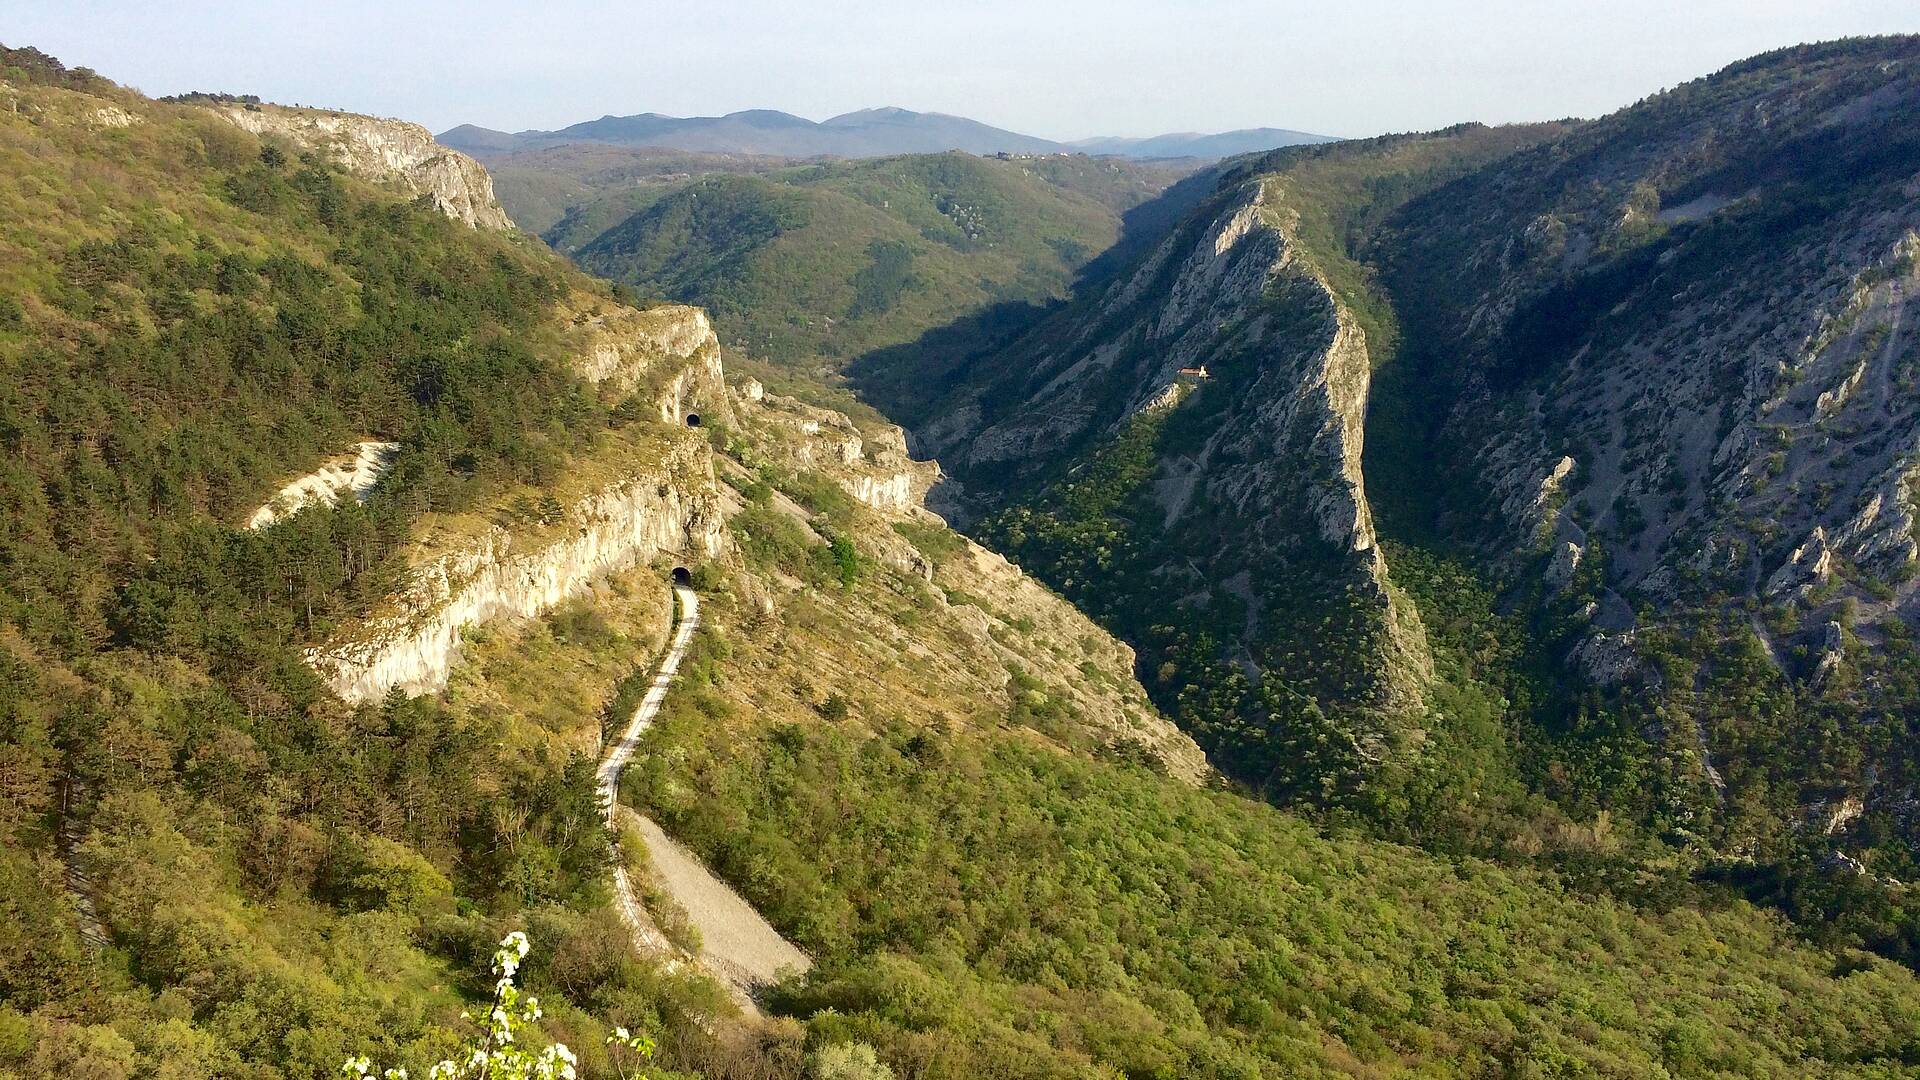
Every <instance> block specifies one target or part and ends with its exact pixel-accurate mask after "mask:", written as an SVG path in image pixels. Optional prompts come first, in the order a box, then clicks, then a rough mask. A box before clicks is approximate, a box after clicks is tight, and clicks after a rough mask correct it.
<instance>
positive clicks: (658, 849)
mask: <svg viewBox="0 0 1920 1080" xmlns="http://www.w3.org/2000/svg"><path fill="white" fill-rule="evenodd" d="M673 594H674V596H675V598H676V599H677V600H678V603H679V613H680V620H679V622H678V623H677V624H675V626H674V629H673V638H672V640H671V641H670V642H669V643H668V645H667V654H666V656H664V657H662V658H661V661H660V668H659V670H658V671H656V672H655V673H654V677H653V685H651V686H649V687H648V688H647V694H646V697H644V698H642V699H641V700H640V706H639V707H638V708H636V709H634V711H633V717H632V719H630V720H628V721H627V726H626V729H625V730H624V731H622V732H621V733H620V735H619V737H618V738H617V739H615V740H614V741H613V743H612V745H610V746H609V747H608V748H607V756H606V757H605V758H604V759H603V760H602V761H601V762H600V769H599V772H598V773H597V774H596V777H595V779H596V787H597V789H598V791H599V794H600V805H601V809H602V811H603V812H604V813H605V814H606V817H607V824H608V826H609V827H612V826H613V825H614V823H615V822H616V821H617V820H619V819H618V817H617V816H616V815H626V817H627V819H628V820H631V821H634V822H635V823H637V824H638V826H639V830H640V834H641V836H642V837H643V838H644V839H645V841H646V845H647V854H648V857H649V858H650V859H651V860H652V862H653V867H654V872H655V874H656V875H657V877H658V880H659V882H660V885H661V887H662V888H663V889H665V891H666V892H667V894H668V895H669V896H671V897H673V899H674V902H675V903H677V904H679V905H680V906H681V908H683V909H684V910H685V911H686V913H687V919H688V921H689V922H691V923H692V924H693V926H694V928H695V929H697V930H699V931H700V957H699V960H700V964H701V966H702V967H705V968H706V969H707V970H708V972H710V973H711V974H712V975H713V976H714V977H715V978H717V979H719V980H720V981H721V983H722V984H724V985H725V986H726V987H727V990H728V992H729V993H730V994H732V996H733V998H734V1000H735V1001H736V1002H738V1003H739V1004H740V1006H741V1008H742V1009H744V1010H746V1011H747V1012H749V1013H757V1012H758V1011H759V1010H758V1008H757V1007H756V1006H755V1005H754V1001H753V995H754V994H755V992H757V991H758V990H760V989H761V988H763V987H766V986H769V985H771V984H772V983H773V982H775V981H776V980H777V979H778V978H779V977H780V976H781V975H784V974H786V973H788V972H790V971H806V970H807V969H808V968H809V967H811V966H812V961H810V960H808V959H807V955H806V954H805V953H803V952H801V951H800V950H799V949H797V948H795V947H794V945H793V943H791V942H789V941H787V939H785V938H783V937H781V936H780V934H779V932H778V931H776V930H775V929H774V928H773V927H772V926H771V925H769V924H768V922H767V921H766V920H765V919H763V918H761V917H760V913H759V912H757V911H755V910H754V909H753V906H752V905H751V904H748V903H747V902H746V901H745V900H744V899H742V898H741V897H740V895H739V894H738V893H736V892H734V891H733V889H732V888H730V887H729V886H728V885H727V883H726V882H724V881H721V880H720V879H719V878H717V877H715V876H714V875H713V873H712V872H711V871H709V870H708V869H707V868H706V866H705V865H703V864H702V863H701V862H700V859H699V857H698V856H696V855H694V854H693V853H692V852H691V851H688V850H687V848H686V847H685V846H684V845H682V844H680V843H678V842H677V841H675V840H674V839H673V838H672V837H669V836H668V835H667V834H666V833H665V832H664V831H662V830H661V828H660V826H659V825H657V824H656V823H654V822H653V821H652V820H650V819H648V818H647V817H645V816H643V815H641V814H640V813H638V812H637V811H635V810H633V809H632V808H631V807H624V806H621V805H620V803H619V793H620V774H621V772H623V771H624V770H625V769H626V767H627V762H628V761H630V760H632V758H633V750H634V747H635V746H636V745H638V743H639V741H640V736H641V735H642V734H643V733H645V731H646V730H647V728H648V726H650V725H651V724H652V723H653V718H654V716H655V715H657V714H658V713H659V712H660V706H661V704H662V703H664V702H665V701H666V699H667V689H668V687H669V686H671V685H672V683H673V679H674V676H675V675H676V674H678V673H679V671H680V662H681V660H682V659H683V658H685V656H686V653H687V646H688V645H689V644H691V643H692V641H693V634H694V631H695V630H697V629H699V627H700V598H699V596H697V595H695V593H694V591H693V590H692V589H689V588H687V587H686V586H684V585H680V586H675V587H674V590H673ZM613 886H614V904H615V906H616V907H618V908H619V910H620V915H621V918H622V919H624V920H625V921H626V923H627V926H628V927H629V928H630V929H631V931H632V932H633V936H634V940H635V942H637V943H638V944H639V945H640V947H641V948H642V949H645V950H647V951H649V952H671V951H672V950H673V946H672V944H670V943H669V942H668V941H667V939H666V937H665V935H663V934H662V933H661V932H660V929H659V927H657V926H656V925H655V924H654V922H653V919H652V917H651V916H649V915H648V914H647V911H646V908H645V907H643V906H642V905H641V903H640V896H639V892H638V890H636V889H635V888H634V884H633V879H632V877H631V876H630V875H629V874H628V873H627V869H626V866H625V865H623V864H621V863H618V862H616V863H615V864H614V869H613Z"/></svg>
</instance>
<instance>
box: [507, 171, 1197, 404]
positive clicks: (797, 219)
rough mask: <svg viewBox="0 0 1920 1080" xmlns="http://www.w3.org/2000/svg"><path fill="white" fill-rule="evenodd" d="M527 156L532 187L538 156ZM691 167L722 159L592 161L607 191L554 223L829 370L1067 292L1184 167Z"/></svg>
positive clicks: (586, 252) (614, 265)
mask: <svg viewBox="0 0 1920 1080" xmlns="http://www.w3.org/2000/svg"><path fill="white" fill-rule="evenodd" d="M513 160H514V162H515V167H516V169H517V170H518V171H516V173H515V174H514V175H516V176H517V177H519V179H518V180H517V181H516V187H527V186H529V177H530V175H531V174H532V173H533V171H534V170H533V169H532V167H531V163H526V164H523V163H522V159H521V158H515V159H513ZM690 164H691V163H690ZM692 167H694V168H697V169H699V170H700V171H708V169H711V171H712V174H710V175H706V176H696V177H694V178H693V179H690V180H680V181H671V182H665V183H647V182H641V183H637V184H636V183H631V182H621V180H620V179H618V178H622V177H625V176H626V175H627V173H628V169H627V168H626V167H620V166H611V165H608V166H604V167H600V168H596V169H595V170H593V171H592V173H591V175H589V176H587V177H586V178H585V179H584V183H585V184H587V185H588V186H590V187H592V188H594V189H595V190H596V194H594V195H593V196H591V197H589V198H586V199H584V200H582V201H580V202H578V203H576V204H574V205H572V206H570V207H569V208H568V209H567V210H566V212H565V214H564V216H562V217H561V218H560V220H559V221H558V222H557V223H555V224H554V225H553V226H551V227H550V228H548V229H547V230H546V231H545V232H544V233H543V235H544V236H545V237H546V239H547V240H548V241H549V242H550V243H552V244H553V246H554V247H555V248H556V249H557V250H559V251H561V252H563V253H566V254H569V255H572V256H573V257H574V259H575V260H576V261H578V262H579V264H580V265H581V266H583V267H585V268H587V269H588V270H590V271H592V272H594V273H597V274H601V275H603V276H605V277H607V278H610V279H612V280H614V281H617V282H621V283H623V284H626V285H629V286H632V287H633V288H634V289H635V290H636V291H637V292H638V293H639V294H640V295H642V296H645V297H657V298H660V299H667V300H678V301H683V302H691V303H699V304H701V305H702V306H705V307H707V308H710V309H711V310H712V312H713V316H714V319H715V322H716V324H717V325H718V327H719V329H720V333H721V337H722V339H723V340H724V341H726V342H727V343H728V344H730V345H733V344H737V345H739V346H741V347H742V348H745V349H747V350H750V351H751V352H752V353H753V354H754V355H756V356H763V357H768V358H771V359H773V360H775V361H779V362H786V363H806V364H816V363H825V364H826V365H827V366H829V367H837V366H838V365H839V364H840V363H842V362H844V361H845V360H846V359H847V358H849V357H853V356H856V355H859V354H861V353H863V352H866V351H868V350H871V349H875V348H879V347H883V346H888V345H896V344H900V343H903V342H908V341H911V340H913V339H914V338H916V337H918V336H919V335H920V334H921V333H923V332H925V331H927V330H930V329H932V328H934V327H937V326H940V325H942V324H944V323H947V322H949V321H951V320H953V319H955V318H958V317H960V316H962V315H965V314H968V313H971V312H974V311H977V310H979V309H981V308H985V307H989V306H992V305H996V304H1017V305H1026V304H1033V303H1044V302H1045V301H1047V300H1049V299H1051V298H1053V297H1055V296H1057V295H1059V294H1061V293H1063V292H1064V291H1065V290H1066V288H1067V287H1068V285H1069V284H1070V283H1071V282H1072V280H1073V279H1074V276H1075V274H1076V272H1077V271H1079V270H1080V268H1081V267H1082V266H1083V265H1084V264H1085V263H1086V262H1087V261H1088V260H1090V259H1092V258H1093V257H1094V256H1095V255H1097V254H1099V253H1100V252H1101V251H1103V250H1105V249H1106V248H1108V247H1109V246H1110V245H1111V244H1112V243H1113V242H1114V241H1115V239H1116V238H1117V237H1118V236H1119V235H1120V229H1121V215H1122V214H1123V213H1125V212H1126V211H1127V210H1129V209H1130V208H1132V207H1133V206H1135V205H1137V204H1138V203H1140V202H1142V201H1144V200H1146V199H1148V198H1150V197H1152V196H1154V195H1155V194H1157V193H1159V192H1160V191H1161V190H1162V189H1163V188H1165V187H1166V186H1167V185H1168V184H1170V183H1172V182H1173V180H1175V179H1176V178H1177V177H1178V176H1179V175H1180V171H1179V170H1177V169H1168V168H1162V167H1157V166H1153V165H1143V164H1136V163H1131V162H1117V161H1103V160H1095V159H1093V158H1088V157H1085V156H1083V155H1072V154H1062V155H1049V156H1045V157H1032V158H1017V159H1013V160H1005V161H1003V160H997V159H994V158H976V157H972V156H970V155H967V154H958V153H955V154H927V155H915V156H907V157H894V158H882V159H878V160H873V161H862V162H837V163H819V164H808V165H793V166H789V167H786V168H780V169H764V168H763V169H759V170H756V171H749V170H746V169H744V168H741V167H739V166H737V165H735V164H733V163H729V162H713V163H711V164H710V165H708V166H700V165H694V166H692ZM508 209H509V210H511V211H514V212H515V213H516V215H518V214H519V213H520V211H519V210H517V209H516V208H515V207H514V205H513V203H512V202H511V201H510V202H509V204H508Z"/></svg>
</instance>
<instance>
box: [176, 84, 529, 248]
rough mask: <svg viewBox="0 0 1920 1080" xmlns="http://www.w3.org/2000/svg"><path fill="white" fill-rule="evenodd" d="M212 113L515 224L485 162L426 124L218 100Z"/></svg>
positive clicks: (487, 224) (454, 213) (473, 214)
mask: <svg viewBox="0 0 1920 1080" xmlns="http://www.w3.org/2000/svg"><path fill="white" fill-rule="evenodd" d="M206 107H207V108H208V109H209V110H210V111H211V112H213V113H214V114H215V115H217V116H219V117H221V118H222V119H224V120H226V121H227V122H228V123H231V124H233V125H234V126H235V127H238V128H240V129H241V130H243V131H247V132H251V133H252V134H254V135H264V136H272V137H275V138H281V139H285V140H287V141H288V142H291V143H293V144H294V145H295V146H298V147H301V148H303V149H310V150H317V151H320V152H322V153H324V154H326V155H327V157H328V159H329V160H330V161H331V162H333V164H335V165H337V166H338V167H340V168H341V169H343V170H345V171H346V172H350V173H353V174H354V175H356V176H359V177H361V178H363V179H366V180H371V181H374V182H376V183H390V184H393V185H395V186H397V187H399V188H401V189H402V190H405V191H407V192H409V193H411V194H414V195H418V196H422V197H424V198H428V199H431V200H432V201H433V205H434V206H435V207H437V208H438V209H439V210H440V212H441V213H443V214H445V215H447V216H448V217H450V218H453V219H455V220H457V221H464V222H466V223H467V224H469V225H472V226H474V227H475V228H481V229H510V228H512V227H513V222H511V221H509V220H507V214H506V211H504V210H502V209H500V203H499V202H498V200H496V199H495V198H494V196H493V180H492V178H490V177H489V176H488V175H487V170H486V169H484V168H482V167H481V166H480V163H479V162H477V161H475V160H473V159H472V158H470V157H468V156H467V155H465V154H462V153H460V152H459V151H457V150H452V149H449V148H447V147H445V146H442V145H440V144H439V143H437V142H434V141H433V136H432V135H431V134H430V133H428V131H427V129H426V128H423V127H421V126H420V125H418V124H410V123H407V122H406V121H403V120H384V119H377V118H375V117H371V116H357V115H354V114H352V113H339V112H331V111H327V110H322V109H297V108H292V107H289V106H285V105H266V104H254V103H240V102H215V103H210V104H208V105H207V106H206Z"/></svg>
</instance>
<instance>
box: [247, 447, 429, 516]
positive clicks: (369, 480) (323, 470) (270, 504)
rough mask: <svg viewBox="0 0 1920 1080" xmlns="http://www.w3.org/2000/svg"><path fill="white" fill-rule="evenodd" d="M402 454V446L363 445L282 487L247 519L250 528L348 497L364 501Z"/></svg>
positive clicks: (332, 503) (336, 503)
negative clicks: (397, 456)
mask: <svg viewBox="0 0 1920 1080" xmlns="http://www.w3.org/2000/svg"><path fill="white" fill-rule="evenodd" d="M399 452H400V444H399V443H391V442H378V441H372V440H369V441H367V442H362V443H360V444H358V445H357V446H356V447H355V448H354V451H353V452H352V453H350V454H341V455H339V456H337V457H334V458H331V459H329V460H328V461H327V462H326V463H325V464H323V465H321V466H320V467H319V468H318V469H315V470H314V471H313V472H310V473H308V474H307V475H305V476H302V477H300V478H299V479H297V480H294V481H293V482H292V483H289V484H288V485H287V486H285V487H283V488H281V489H280V490H279V491H278V492H277V493H275V495H274V496H273V498H271V499H269V500H267V502H266V504H265V505H263V506H261V507H260V509H258V510H255V511H254V512H253V514H252V515H251V516H250V517H248V518H247V528H249V529H264V528H266V527H267V526H269V525H271V524H273V523H274V522H276V521H280V520H282V519H284V518H288V517H291V516H293V515H294V514H296V513H299V512H300V511H301V510H302V509H304V508H306V507H309V506H314V505H324V506H337V505H339V502H340V500H341V499H343V498H345V497H347V496H349V495H351V496H353V497H354V498H356V499H359V500H362V501H365V500H366V497H367V494H368V493H369V492H371V491H372V490H373V488H374V485H376V484H378V483H379V482H380V478H381V477H383V476H385V475H386V474H387V470H388V469H390V468H392V467H393V457H394V455H395V454H397V453H399Z"/></svg>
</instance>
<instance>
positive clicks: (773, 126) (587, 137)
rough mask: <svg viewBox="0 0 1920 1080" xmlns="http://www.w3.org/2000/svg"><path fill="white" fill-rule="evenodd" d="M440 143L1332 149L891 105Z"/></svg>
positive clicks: (847, 154)
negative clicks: (1004, 122)
mask: <svg viewBox="0 0 1920 1080" xmlns="http://www.w3.org/2000/svg"><path fill="white" fill-rule="evenodd" d="M438 138H439V141H440V142H441V143H442V144H443V145H446V146H449V147H452V148H453V149H455V150H460V151H462V152H465V153H468V154H472V155H474V156H476V157H487V156H501V155H505V154H513V153H521V152H524V151H528V150H540V149H545V148H548V147H554V146H563V145H567V144H573V143H607V144H611V145H615V146H654V147H670V148H673V149H676V150H692V151H703V152H709V153H729V154H768V155H775V156H780V157H802V158H805V157H843V158H866V157H886V156H890V155H893V154H929V153H940V152H943V151H947V150H964V151H966V152H967V153H970V154H998V153H1008V154H1060V153H1076V152H1078V153H1087V154H1095V155H1100V154H1111V155H1116V156H1120V157H1131V158H1163V157H1203V158H1219V157H1226V156H1230V155H1233V154H1241V153H1248V152H1250V151H1255V150H1272V149H1275V148H1277V147H1281V146H1293V145H1297V144H1300V143H1318V142H1332V141H1334V140H1333V138H1332V137H1331V136H1326V135H1312V134H1308V133H1306V132H1301V131H1291V130H1288V129H1285V128H1247V129H1243V130H1240V131H1229V132H1221V133H1219V134H1210V135H1209V134H1198V133H1193V132H1182V133H1177V134H1167V135H1156V136H1152V137H1150V138H1140V139H1130V138H1112V137H1102V138H1095V139H1085V140H1081V141H1079V142H1074V143H1063V142H1055V141H1053V140H1051V139H1042V138H1038V137H1036V136H1032V135H1022V134H1020V133H1019V132H1015V131H1007V130H1005V129H1003V128H997V127H994V126H992V125H990V124H983V123H981V122H980V121H978V120H970V119H968V118H966V117H964V116H950V115H948V114H946V113H935V112H914V111H913V110H911V109H900V108H893V107H886V108H878V109H861V110H859V111H858V112H850V113H843V114H841V115H839V116H835V117H831V118H829V119H826V120H821V121H817V122H816V121H813V120H808V119H806V118H805V117H801V116H795V115H793V114H792V113H785V112H780V111H778V110H775V109H747V110H743V111H740V112H732V113H727V114H726V115H724V116H691V117H678V116H663V115H661V114H660V113H640V114H637V115H634V116H612V115H608V116H602V117H601V118H600V119H598V120H588V121H585V122H583V123H579V124H573V125H570V126H568V127H564V128H561V129H559V130H558V131H519V132H506V131H496V130H494V129H492V128H484V127H479V126H476V125H474V124H462V125H460V126H459V127H456V128H452V129H450V130H448V131H444V132H442V133H441V134H440V135H439V136H438Z"/></svg>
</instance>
